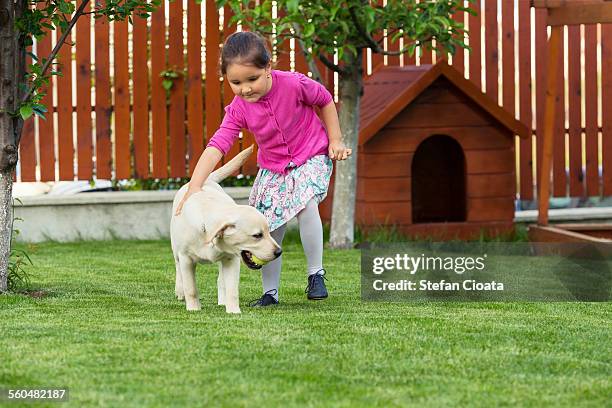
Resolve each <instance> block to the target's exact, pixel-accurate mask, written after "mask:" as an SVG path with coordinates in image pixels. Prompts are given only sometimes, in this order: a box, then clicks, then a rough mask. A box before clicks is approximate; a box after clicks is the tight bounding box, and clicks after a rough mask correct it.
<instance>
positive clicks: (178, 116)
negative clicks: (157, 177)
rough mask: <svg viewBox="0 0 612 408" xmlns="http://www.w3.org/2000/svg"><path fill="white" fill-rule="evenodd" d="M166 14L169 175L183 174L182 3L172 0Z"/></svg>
mask: <svg viewBox="0 0 612 408" xmlns="http://www.w3.org/2000/svg"><path fill="white" fill-rule="evenodd" d="M168 9H169V10H168V11H169V14H170V21H169V24H170V26H169V28H170V30H169V33H168V42H169V44H170V47H169V48H168V66H169V68H170V69H172V70H174V71H175V72H176V73H178V77H177V78H176V79H174V81H173V82H174V85H173V86H172V89H171V90H170V109H169V121H168V122H169V125H170V127H169V132H168V134H169V135H170V140H171V141H172V142H171V143H170V177H184V176H185V167H186V161H185V153H186V148H185V77H184V76H183V68H184V65H185V63H184V61H183V3H182V2H179V1H175V2H172V3H170V6H169V7H168Z"/></svg>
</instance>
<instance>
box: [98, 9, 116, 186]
mask: <svg viewBox="0 0 612 408" xmlns="http://www.w3.org/2000/svg"><path fill="white" fill-rule="evenodd" d="M95 39H96V53H95V58H96V73H95V77H96V177H97V178H99V179H110V178H111V176H112V173H111V168H112V167H111V166H112V155H111V148H112V147H111V126H110V122H111V90H110V53H109V51H110V50H109V25H108V22H107V21H106V20H105V19H103V18H100V19H97V20H96V21H95Z"/></svg>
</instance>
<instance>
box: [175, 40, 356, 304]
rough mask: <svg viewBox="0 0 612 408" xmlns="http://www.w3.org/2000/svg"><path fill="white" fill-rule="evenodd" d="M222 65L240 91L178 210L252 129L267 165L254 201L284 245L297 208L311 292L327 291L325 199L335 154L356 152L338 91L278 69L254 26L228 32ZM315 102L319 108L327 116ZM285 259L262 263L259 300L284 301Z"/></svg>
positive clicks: (251, 200)
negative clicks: (343, 126)
mask: <svg viewBox="0 0 612 408" xmlns="http://www.w3.org/2000/svg"><path fill="white" fill-rule="evenodd" d="M221 73H222V74H223V75H225V78H226V80H227V81H228V83H229V85H230V87H231V89H232V92H234V94H235V95H236V96H235V97H234V100H233V101H232V103H230V104H229V105H228V106H227V107H226V108H225V116H224V118H223V122H222V123H221V126H220V128H219V129H218V130H217V132H216V133H215V134H214V135H213V137H212V138H211V139H210V141H209V142H208V145H207V146H206V149H205V150H204V152H203V153H202V156H201V157H200V159H199V160H198V164H197V165H196V168H195V170H194V172H193V176H192V178H191V181H190V182H189V189H188V191H187V194H185V197H184V198H183V200H182V201H181V203H180V204H179V205H178V207H177V211H176V214H177V215H178V214H179V213H180V212H181V209H182V207H183V204H184V203H185V201H186V200H187V199H188V198H189V197H190V196H191V195H192V194H193V193H195V192H197V191H200V189H201V187H202V185H203V184H204V182H205V181H206V179H207V178H208V176H209V174H210V173H211V171H212V170H213V169H214V168H215V166H216V165H217V163H218V162H219V161H220V160H221V157H222V156H223V155H224V154H226V153H227V152H228V151H229V150H230V148H231V146H232V144H233V143H234V142H235V141H236V139H237V138H238V133H239V132H240V130H241V129H248V130H249V131H251V132H252V133H253V134H254V135H255V140H256V142H257V145H258V146H259V151H258V154H257V162H258V165H259V167H260V170H259V172H258V174H257V177H256V179H255V183H254V185H253V189H252V190H251V195H250V197H249V204H250V205H252V206H254V207H255V208H257V209H258V210H259V211H260V212H261V213H263V215H264V216H265V217H266V218H267V220H268V223H269V224H270V231H271V234H272V237H273V238H274V239H275V240H276V242H277V243H278V244H279V245H281V246H282V241H283V236H284V234H285V229H286V225H287V222H288V221H289V220H291V219H292V218H293V217H295V216H297V218H298V224H299V229H300V238H301V241H302V246H303V248H304V252H305V253H306V259H307V261H308V287H307V288H306V293H307V297H308V299H313V300H315V299H325V298H326V297H327V289H326V288H325V283H324V280H323V279H324V278H323V275H324V274H325V270H324V269H323V228H322V225H321V218H320V216H319V209H318V204H319V203H320V202H321V201H322V200H323V199H324V198H325V196H326V195H327V187H328V185H329V179H330V177H331V172H332V161H331V159H335V160H345V159H346V158H348V157H349V156H350V155H351V149H347V148H346V147H345V146H344V144H343V143H342V141H341V134H340V127H339V125H338V114H337V112H336V107H335V105H334V102H333V98H332V96H331V94H330V93H329V92H328V91H327V89H325V87H324V86H323V85H321V84H319V83H318V82H316V81H313V80H311V79H309V78H308V77H306V76H305V75H302V74H300V73H297V72H284V71H277V70H273V69H272V68H271V62H270V53H269V52H268V50H267V48H266V44H265V40H264V39H263V37H261V36H260V35H258V34H255V33H252V32H237V33H234V34H232V35H230V36H229V37H228V38H227V40H226V41H225V44H224V46H223V51H222V53H221ZM315 106H318V107H319V108H320V112H321V118H322V120H323V123H321V120H320V119H319V117H318V116H317V114H316V112H315V109H314V107H315ZM323 124H324V125H325V126H323ZM326 129H327V132H326ZM281 262H282V255H281V256H280V257H279V258H277V259H276V260H274V261H272V262H270V263H268V264H266V265H265V266H264V267H263V269H262V282H263V293H264V294H263V296H262V297H261V298H260V299H258V300H257V301H255V302H253V303H252V306H269V305H274V304H277V303H278V287H279V282H280V271H281Z"/></svg>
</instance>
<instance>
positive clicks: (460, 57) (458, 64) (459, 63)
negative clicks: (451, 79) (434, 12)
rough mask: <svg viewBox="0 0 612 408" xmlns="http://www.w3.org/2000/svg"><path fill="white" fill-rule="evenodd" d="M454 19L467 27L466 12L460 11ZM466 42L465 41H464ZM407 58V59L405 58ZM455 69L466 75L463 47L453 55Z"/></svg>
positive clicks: (458, 48)
mask: <svg viewBox="0 0 612 408" xmlns="http://www.w3.org/2000/svg"><path fill="white" fill-rule="evenodd" d="M453 19H454V20H455V21H457V22H458V23H461V24H463V25H464V27H465V12H464V11H460V12H458V13H455V14H454V15H453ZM464 41H465V40H464ZM404 58H405V57H404ZM452 65H453V67H454V68H455V69H456V70H457V71H459V72H461V75H465V50H464V49H463V48H461V47H457V49H456V50H455V54H453V63H452Z"/></svg>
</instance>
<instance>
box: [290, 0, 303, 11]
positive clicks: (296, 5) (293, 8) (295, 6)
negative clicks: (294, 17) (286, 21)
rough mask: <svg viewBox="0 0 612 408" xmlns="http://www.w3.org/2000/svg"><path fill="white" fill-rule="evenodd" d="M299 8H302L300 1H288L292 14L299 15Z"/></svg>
mask: <svg viewBox="0 0 612 408" xmlns="http://www.w3.org/2000/svg"><path fill="white" fill-rule="evenodd" d="M299 6H300V1H299V0H288V1H287V10H288V11H289V13H291V14H295V13H297V12H298V9H299Z"/></svg>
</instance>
